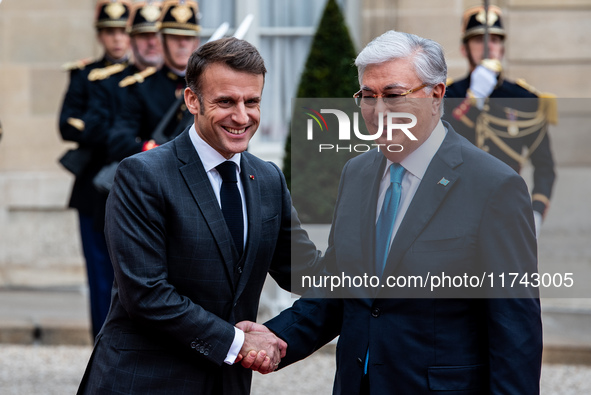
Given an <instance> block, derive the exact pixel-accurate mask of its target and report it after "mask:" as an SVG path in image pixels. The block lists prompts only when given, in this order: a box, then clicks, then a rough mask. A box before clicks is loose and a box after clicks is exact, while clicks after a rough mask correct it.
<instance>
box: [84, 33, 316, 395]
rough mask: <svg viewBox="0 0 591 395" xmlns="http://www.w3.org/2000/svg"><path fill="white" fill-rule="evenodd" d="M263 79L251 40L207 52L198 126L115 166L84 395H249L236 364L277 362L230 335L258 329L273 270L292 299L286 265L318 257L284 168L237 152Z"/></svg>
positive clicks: (200, 62)
mask: <svg viewBox="0 0 591 395" xmlns="http://www.w3.org/2000/svg"><path fill="white" fill-rule="evenodd" d="M265 72H266V69H265V65H264V62H263V59H262V58H261V56H260V54H259V53H258V51H257V50H256V49H255V48H254V47H253V46H252V45H250V44H248V43H247V42H246V41H243V40H238V39H235V38H228V39H221V40H216V41H212V42H210V43H207V44H205V45H203V46H202V47H201V48H199V50H197V51H196V52H194V53H193V54H192V55H191V58H190V60H189V65H188V67H187V76H186V79H187V84H188V88H186V89H185V91H184V92H185V93H184V94H185V96H184V98H185V103H186V104H187V107H188V108H189V110H190V111H191V113H192V114H193V115H194V117H195V118H194V121H195V123H194V124H193V125H192V126H190V127H189V128H187V129H186V130H185V131H184V132H183V133H182V134H181V135H179V137H178V138H176V139H175V140H173V141H171V142H169V143H167V144H164V145H162V146H159V147H156V148H154V149H152V150H149V151H146V152H143V153H140V154H137V155H134V156H132V157H129V158H127V159H125V160H123V161H122V162H121V164H120V165H119V167H118V170H117V174H116V176H115V183H114V186H113V189H112V190H111V192H110V194H109V198H108V201H107V214H106V228H105V230H106V238H107V243H108V247H109V252H110V255H111V258H112V261H113V267H114V271H115V285H114V288H113V293H112V301H111V309H110V311H109V315H108V317H107V321H106V322H105V325H104V326H103V329H102V330H101V332H100V333H99V335H98V336H97V339H96V343H95V348H94V351H93V354H92V356H91V359H90V362H89V364H88V367H87V369H86V373H85V375H84V378H83V379H82V383H81V385H80V389H79V393H84V394H98V393H101V394H103V393H117V394H142V395H146V394H164V393H169V394H210V395H220V394H226V395H240V394H248V393H249V392H250V382H251V375H252V372H251V371H250V370H247V369H244V368H243V367H242V366H240V364H235V363H234V362H235V361H236V358H237V357H238V355H243V356H247V357H248V356H249V352H251V351H252V352H254V354H255V355H258V356H260V358H261V359H262V360H263V361H262V363H261V366H260V369H262V370H263V371H266V372H268V371H272V370H273V369H275V368H276V365H278V364H279V360H280V358H281V356H283V355H284V354H285V344H284V343H283V342H282V341H281V340H280V339H278V338H277V337H276V336H275V335H272V334H270V333H268V332H266V333H250V332H249V333H246V334H245V333H243V332H242V331H241V330H239V329H238V328H236V327H235V323H237V322H239V321H242V320H254V319H256V314H257V309H258V303H259V297H260V294H261V290H262V287H263V284H264V282H265V278H266V276H267V273H270V274H271V276H272V277H273V278H274V279H275V280H276V281H277V282H278V283H279V285H281V286H282V287H283V288H286V289H290V271H291V270H292V267H291V265H290V261H291V264H294V261H293V260H291V259H290V258H292V255H297V256H299V258H298V259H297V261H299V262H301V263H302V264H304V265H305V266H309V265H314V264H315V262H316V258H317V252H316V250H315V247H314V245H313V244H312V243H311V242H310V240H309V239H308V238H307V235H306V234H305V232H304V231H303V230H302V229H301V228H300V227H299V226H298V225H294V224H297V223H298V221H297V215H296V213H295V211H294V210H293V208H292V206H291V198H290V195H289V191H288V190H287V187H286V183H285V179H284V177H283V175H282V173H281V171H280V170H279V169H278V168H277V166H275V165H274V164H272V163H268V162H264V161H262V160H260V159H258V158H256V157H255V156H253V155H251V154H248V153H247V152H244V151H245V150H246V148H247V145H248V142H249V140H250V138H251V137H252V136H253V134H254V133H255V131H256V130H257V127H258V125H259V122H260V100H261V94H262V90H263V83H264V76H265ZM228 184H230V185H228ZM228 190H229V191H230V192H228ZM232 191H233V192H232ZM234 192H235V194H234ZM233 199H236V200H234V201H233V203H234V204H229V205H228V204H227V203H228V202H230V203H232V200H233ZM230 214H231V215H230ZM292 246H293V247H294V250H293V251H294V254H292V253H291V252H292V248H291V247H292ZM296 251H298V253H296ZM295 265H296V266H297V263H296V264H295ZM296 266H294V267H296ZM257 352H258V354H257ZM257 367H258V366H257Z"/></svg>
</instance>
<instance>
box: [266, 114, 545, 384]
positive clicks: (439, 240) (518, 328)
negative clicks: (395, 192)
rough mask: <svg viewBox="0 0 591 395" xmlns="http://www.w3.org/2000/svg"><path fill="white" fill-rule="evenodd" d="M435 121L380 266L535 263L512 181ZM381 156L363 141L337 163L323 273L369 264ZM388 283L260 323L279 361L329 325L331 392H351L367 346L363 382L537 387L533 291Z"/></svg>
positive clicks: (319, 340) (411, 271)
mask: <svg viewBox="0 0 591 395" xmlns="http://www.w3.org/2000/svg"><path fill="white" fill-rule="evenodd" d="M445 125H446V127H447V129H448V132H447V135H446V137H445V139H444V141H443V143H442V145H441V147H440V148H439V150H438V151H437V153H436V154H435V156H434V157H433V159H432V161H431V163H430V165H429V167H428V169H427V171H426V173H425V175H424V177H423V179H422V181H421V184H420V186H419V188H418V190H417V192H416V194H415V196H414V198H413V201H412V203H411V205H410V206H409V208H408V211H407V212H406V214H405V216H404V219H403V222H402V223H401V225H400V228H399V230H398V231H397V233H396V236H395V239H394V241H393V244H392V247H391V251H390V254H389V257H388V260H387V264H386V267H385V271H384V277H387V276H401V275H402V276H408V275H423V276H424V275H425V274H426V273H427V272H431V273H441V272H442V271H444V272H446V273H448V274H454V273H457V274H459V273H462V272H466V273H480V274H482V273H485V272H486V273H491V272H493V271H495V272H496V273H498V272H499V271H501V270H502V271H505V270H507V271H511V272H526V271H527V272H536V270H537V257H536V240H535V235H534V226H533V214H532V206H531V201H530V198H529V194H528V191H527V188H526V185H525V183H524V181H523V180H522V178H521V177H520V176H519V175H518V174H517V173H516V172H514V171H513V170H512V169H510V168H509V167H508V166H507V165H505V164H504V163H502V162H501V161H499V160H498V159H496V158H493V157H492V156H491V155H488V154H486V153H484V152H483V151H481V150H480V149H478V148H476V147H474V146H473V145H472V144H471V143H470V142H468V141H467V140H466V139H464V138H462V137H460V136H459V135H458V134H457V133H456V132H454V131H453V129H452V128H451V126H450V125H449V124H447V123H445ZM385 162H386V161H385V158H384V156H383V155H382V154H381V153H379V152H377V151H376V150H374V151H370V152H368V153H365V154H362V155H360V156H358V157H356V158H354V159H352V160H350V161H349V162H348V163H347V165H346V166H345V168H344V169H343V172H342V177H341V182H340V186H339V195H338V199H337V203H336V208H335V214H334V218H333V224H332V228H331V234H330V239H329V247H328V250H327V252H326V256H325V262H326V266H327V270H328V272H329V273H332V274H335V273H336V274H337V275H340V273H342V272H345V273H347V274H349V275H351V277H352V276H357V275H363V273H368V274H369V275H371V274H372V273H374V269H373V267H374V263H373V262H374V258H373V255H374V253H373V245H372V243H371V240H373V239H375V219H376V214H375V212H376V206H377V194H378V185H379V179H380V176H381V175H382V174H383V170H384V167H385ZM442 178H444V179H446V180H448V181H449V183H447V185H443V184H442V183H441V182H440V180H442ZM444 183H445V182H444ZM495 275H496V274H495ZM384 277H382V279H384ZM497 286H498V285H497ZM388 290H389V289H388V288H387V287H386V288H378V289H377V290H374V291H370V292H374V293H373V294H366V295H360V296H361V297H358V298H317V299H306V298H302V299H300V300H298V301H297V302H296V303H295V304H294V306H293V307H292V308H290V309H288V310H286V311H284V312H283V313H281V314H280V315H279V316H278V317H275V318H274V319H272V320H271V321H270V322H268V323H267V324H266V325H267V326H268V327H269V328H270V329H271V330H273V331H274V332H275V333H277V334H278V335H279V336H280V337H281V338H283V339H285V340H286V342H287V343H288V349H287V356H286V358H285V359H284V360H283V361H282V366H285V365H287V364H290V363H293V362H295V361H298V360H300V359H302V358H305V357H306V356H308V355H309V354H311V353H312V352H314V351H315V350H316V349H318V348H320V347H321V346H323V345H324V344H326V343H327V342H329V341H330V340H332V339H333V338H334V337H335V336H337V335H340V337H339V341H338V345H337V351H336V359H337V372H336V377H335V383H334V393H335V394H357V393H359V388H360V384H361V379H362V376H363V365H364V361H365V356H366V353H367V350H368V347H369V355H370V358H369V369H368V371H369V380H370V388H371V393H372V394H403V395H408V394H413V395H416V394H432V393H438V392H439V391H442V393H445V394H450V395H451V394H463V395H467V394H474V395H476V394H479V395H480V394H504V395H506V394H537V393H539V379H540V368H541V355H542V330H541V320H540V305H539V300H538V299H537V297H533V298H483V297H467V298H454V299H450V298H429V297H425V294H424V293H423V294H422V295H421V294H420V293H419V294H417V295H415V296H417V297H416V298H405V295H410V292H411V291H410V290H409V289H408V288H407V289H406V290H402V292H401V293H398V294H397V296H396V297H390V294H388ZM534 294H535V293H534ZM339 296H342V295H339ZM427 296H428V295H427ZM491 296H492V294H491ZM496 296H498V295H496Z"/></svg>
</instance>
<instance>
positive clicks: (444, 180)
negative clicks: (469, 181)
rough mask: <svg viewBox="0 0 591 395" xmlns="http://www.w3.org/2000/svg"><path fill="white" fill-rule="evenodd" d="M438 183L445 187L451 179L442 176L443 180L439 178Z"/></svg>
mask: <svg viewBox="0 0 591 395" xmlns="http://www.w3.org/2000/svg"><path fill="white" fill-rule="evenodd" d="M437 184H441V185H443V186H444V187H446V186H447V184H449V180H448V179H446V178H445V177H441V180H439V182H438V183H437Z"/></svg>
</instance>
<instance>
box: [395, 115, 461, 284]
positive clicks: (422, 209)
mask: <svg viewBox="0 0 591 395" xmlns="http://www.w3.org/2000/svg"><path fill="white" fill-rule="evenodd" d="M446 126H447V128H448V132H447V136H446V137H445V139H444V140H443V142H442V144H441V147H439V150H438V151H437V153H436V154H435V156H434V157H433V159H432V160H431V163H430V164H429V167H428V168H427V171H426V172H425V175H424V176H423V179H422V180H421V183H420V185H419V188H418V189H417V191H416V193H415V196H414V197H413V199H412V202H411V204H410V206H409V207H408V210H407V211H406V214H405V215H404V219H403V220H402V223H401V224H400V228H398V231H397V232H396V236H395V237H394V241H393V242H392V248H391V250H390V255H389V256H388V260H387V263H386V268H385V270H384V276H387V275H389V274H391V273H392V272H393V271H394V270H395V269H396V267H397V266H398V264H399V263H400V261H401V260H402V257H403V256H404V254H405V253H406V251H407V250H408V249H409V248H410V246H411V245H412V243H413V242H414V241H415V239H416V238H417V237H418V236H419V234H420V233H421V232H422V230H423V229H424V228H425V226H426V225H427V224H428V223H429V221H430V220H431V218H432V217H433V215H435V213H436V212H437V209H438V208H439V206H440V205H441V203H442V202H443V200H444V199H445V196H446V195H447V194H448V193H449V191H450V190H452V188H453V187H454V185H455V183H456V182H457V181H458V179H459V178H460V173H459V171H458V170H457V169H456V168H457V167H458V166H459V165H461V163H462V154H461V148H460V140H459V137H458V135H457V134H456V133H455V132H454V130H453V129H452V128H451V127H450V126H449V125H446Z"/></svg>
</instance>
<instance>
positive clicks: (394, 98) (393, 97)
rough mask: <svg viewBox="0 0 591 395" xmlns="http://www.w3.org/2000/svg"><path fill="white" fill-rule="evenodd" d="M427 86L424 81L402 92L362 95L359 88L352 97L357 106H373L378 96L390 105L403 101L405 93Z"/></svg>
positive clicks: (408, 93)
mask: <svg viewBox="0 0 591 395" xmlns="http://www.w3.org/2000/svg"><path fill="white" fill-rule="evenodd" d="M428 86H430V84H427V83H425V84H423V85H420V86H417V87H416V88H412V89H409V90H407V91H406V92H403V93H386V94H383V95H376V94H368V95H367V96H363V92H364V91H363V90H360V91H359V92H357V93H355V94H354V95H353V98H354V99H355V104H357V106H358V107H361V106H369V107H373V106H375V105H376V103H377V102H378V98H382V100H383V101H384V104H385V105H386V106H392V105H394V104H400V103H404V102H405V101H406V96H407V95H410V94H411V93H413V92H417V91H420V90H421V89H423V88H426V87H428ZM366 93H369V92H366Z"/></svg>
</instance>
